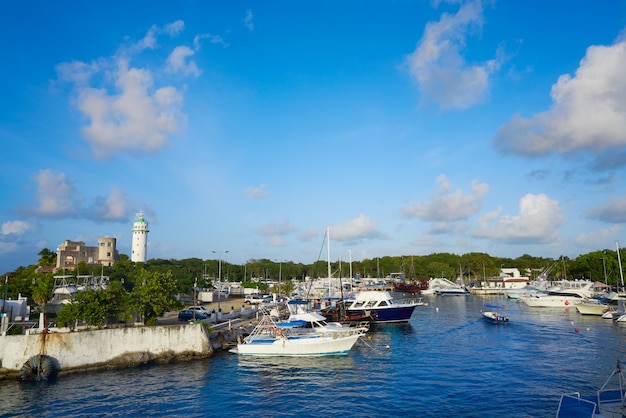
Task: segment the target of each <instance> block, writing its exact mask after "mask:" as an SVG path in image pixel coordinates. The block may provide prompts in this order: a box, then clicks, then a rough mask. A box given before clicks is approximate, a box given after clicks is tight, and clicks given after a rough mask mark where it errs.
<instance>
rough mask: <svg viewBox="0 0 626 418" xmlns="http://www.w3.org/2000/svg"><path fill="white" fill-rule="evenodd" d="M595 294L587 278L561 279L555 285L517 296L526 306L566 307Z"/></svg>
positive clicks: (591, 283) (592, 284) (592, 285)
mask: <svg viewBox="0 0 626 418" xmlns="http://www.w3.org/2000/svg"><path fill="white" fill-rule="evenodd" d="M594 296H595V290H594V283H593V282H592V281H588V280H561V281H559V282H558V285H557V286H553V287H550V288H548V289H546V290H545V291H543V292H536V293H533V294H529V295H526V296H522V297H520V298H519V301H520V302H523V303H525V304H526V305H528V306H532V307H540V308H563V307H565V308H567V307H570V306H574V305H578V304H579V303H582V302H583V301H584V300H586V299H589V298H593V297H594Z"/></svg>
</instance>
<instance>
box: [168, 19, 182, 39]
mask: <svg viewBox="0 0 626 418" xmlns="http://www.w3.org/2000/svg"><path fill="white" fill-rule="evenodd" d="M184 29H185V22H183V21H182V20H177V21H176V22H172V23H170V24H167V25H165V28H164V31H165V33H167V34H168V35H170V36H176V35H178V34H179V33H181V32H182V31H183V30H184Z"/></svg>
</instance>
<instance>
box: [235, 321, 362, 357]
mask: <svg viewBox="0 0 626 418" xmlns="http://www.w3.org/2000/svg"><path fill="white" fill-rule="evenodd" d="M365 332H367V328H365V327H351V326H343V325H342V324H339V323H327V322H326V318H325V317H324V316H322V315H320V314H319V313H316V312H302V313H297V314H294V315H291V316H290V318H289V320H288V321H275V320H274V319H273V318H272V317H271V316H270V315H269V314H268V313H267V312H264V313H263V316H262V317H261V320H260V321H259V323H258V324H257V326H256V327H255V328H254V330H253V331H252V332H251V333H250V335H248V336H247V337H245V338H244V339H243V340H242V341H241V342H240V343H238V344H237V347H236V348H233V349H232V350H230V351H231V352H233V353H236V354H239V355H249V356H326V355H345V354H347V353H348V352H349V351H350V350H351V349H352V347H353V346H354V344H355V343H356V341H357V340H358V339H359V337H360V336H361V335H363V334H365Z"/></svg>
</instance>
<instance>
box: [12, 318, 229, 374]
mask: <svg viewBox="0 0 626 418" xmlns="http://www.w3.org/2000/svg"><path fill="white" fill-rule="evenodd" d="M227 334H228V333H227ZM233 339H234V340H236V336H233V335H224V334H222V333H220V334H218V335H217V336H211V335H210V334H209V332H208V331H207V330H206V329H205V328H204V326H203V325H202V324H188V325H187V324H185V325H172V326H154V327H129V328H112V329H102V330H93V331H80V332H64V333H40V334H32V335H6V336H0V378H16V377H18V376H19V372H20V369H21V368H22V366H23V365H24V363H25V362H26V361H27V360H28V359H29V358H31V357H33V356H37V355H42V354H43V355H47V356H50V357H52V358H53V359H54V360H55V362H56V364H57V366H58V368H59V375H63V374H64V373H70V372H77V371H86V370H91V369H103V368H122V367H133V366H137V365H140V364H145V363H149V362H170V361H174V360H187V359H190V358H202V357H209V356H211V355H212V354H213V350H214V348H215V347H220V346H221V345H223V344H224V343H225V342H227V341H232V340H233Z"/></svg>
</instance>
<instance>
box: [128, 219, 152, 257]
mask: <svg viewBox="0 0 626 418" xmlns="http://www.w3.org/2000/svg"><path fill="white" fill-rule="evenodd" d="M136 216H137V218H136V219H135V222H134V223H133V246H132V252H131V255H130V261H138V262H142V263H145V262H146V253H147V251H148V232H150V231H149V230H148V222H146V220H145V219H144V218H143V212H139V213H137V215H136Z"/></svg>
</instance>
